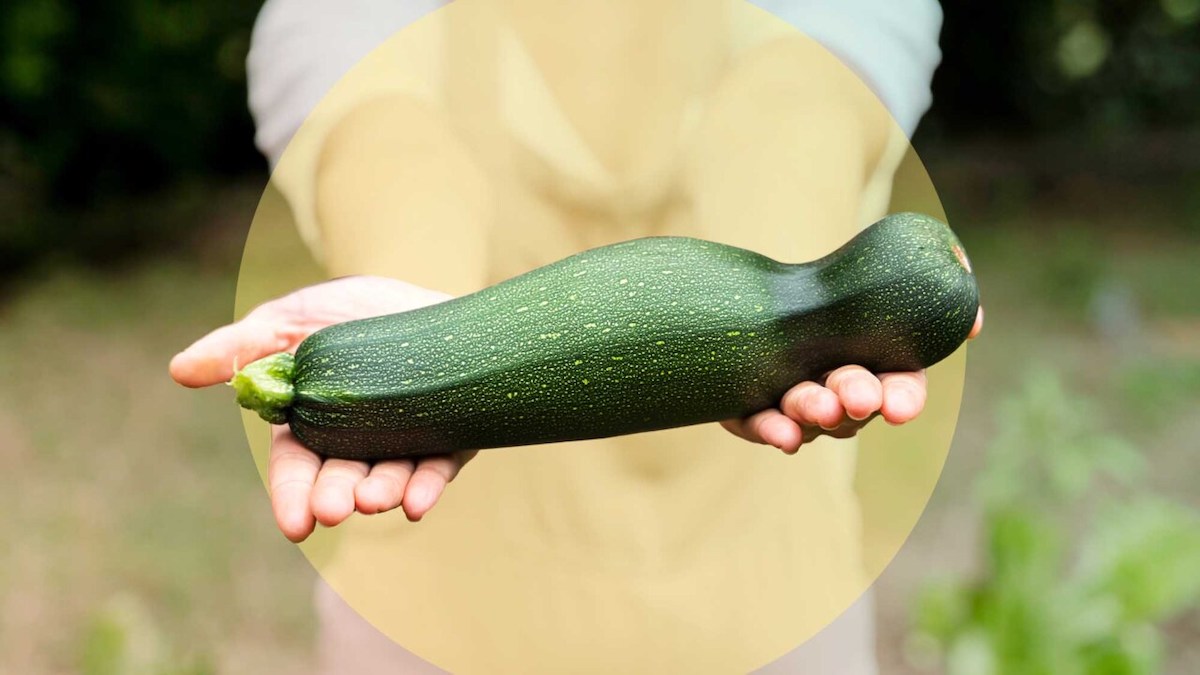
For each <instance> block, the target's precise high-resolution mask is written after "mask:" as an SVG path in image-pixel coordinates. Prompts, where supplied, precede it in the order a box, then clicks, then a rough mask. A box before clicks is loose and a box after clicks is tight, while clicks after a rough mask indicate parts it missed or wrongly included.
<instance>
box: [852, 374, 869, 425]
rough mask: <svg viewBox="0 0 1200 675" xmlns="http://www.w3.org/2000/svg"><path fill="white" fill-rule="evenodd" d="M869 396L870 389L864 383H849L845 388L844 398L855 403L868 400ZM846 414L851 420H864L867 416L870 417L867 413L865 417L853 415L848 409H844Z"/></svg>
mask: <svg viewBox="0 0 1200 675" xmlns="http://www.w3.org/2000/svg"><path fill="white" fill-rule="evenodd" d="M871 394H872V391H871V387H870V385H868V384H867V383H866V382H857V381H856V382H851V383H850V385H849V386H847V387H846V398H849V399H853V400H854V402H855V403H857V402H859V401H864V400H866V399H869V398H870V397H871ZM846 414H847V415H848V416H849V417H850V419H853V420H862V419H866V417H867V415H870V413H867V415H855V414H853V413H851V412H850V409H849V408H848V407H847V408H846Z"/></svg>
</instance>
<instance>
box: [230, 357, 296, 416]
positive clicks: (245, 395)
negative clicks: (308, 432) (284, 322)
mask: <svg viewBox="0 0 1200 675" xmlns="http://www.w3.org/2000/svg"><path fill="white" fill-rule="evenodd" d="M295 367H296V359H295V358H294V357H293V356H292V355H291V354H289V353H287V352H280V353H278V354H272V355H270V356H268V357H266V358H262V359H259V360H257V361H255V362H254V363H251V364H250V365H248V366H246V367H245V368H242V369H241V370H238V367H237V363H236V362H235V363H234V364H233V379H231V380H229V386H231V387H233V389H234V391H236V392H237V402H238V405H240V406H242V407H243V408H246V409H247V410H253V411H254V412H256V413H258V416H259V417H261V418H263V419H264V420H266V421H268V422H270V423H271V424H284V423H285V422H287V411H288V408H289V407H291V405H292V398H293V397H295V395H296V392H295V389H294V388H293V387H292V375H293V372H294V371H295Z"/></svg>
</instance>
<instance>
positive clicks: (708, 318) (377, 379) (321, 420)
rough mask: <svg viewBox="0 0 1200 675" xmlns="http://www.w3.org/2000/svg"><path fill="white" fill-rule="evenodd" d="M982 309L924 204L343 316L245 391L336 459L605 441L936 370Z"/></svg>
mask: <svg viewBox="0 0 1200 675" xmlns="http://www.w3.org/2000/svg"><path fill="white" fill-rule="evenodd" d="M978 304H979V294H978V289H977V287H976V284H975V278H974V276H973V274H972V272H971V269H970V265H969V263H968V262H967V258H966V255H965V254H964V253H963V249H962V246H961V245H960V244H959V242H958V240H957V238H956V237H955V236H954V234H953V233H952V232H951V231H950V229H949V228H948V227H947V226H946V225H945V224H943V223H942V222H940V221H938V220H936V219H934V218H930V217H928V216H924V215H920V214H911V213H904V214H895V215H892V216H889V217H887V218H884V219H883V220H881V221H879V222H877V223H875V224H874V225H872V226H871V227H869V228H867V229H866V230H864V231H863V232H861V233H860V234H859V235H858V236H856V237H854V238H853V239H852V240H851V241H849V242H848V243H846V244H845V245H844V246H842V247H841V248H839V249H838V250H837V251H836V252H834V253H832V254H830V255H828V256H826V257H824V258H821V259H819V260H816V261H813V262H809V263H804V264H797V265H789V264H783V263H779V262H776V261H775V260H772V259H770V258H767V257H764V256H762V255H759V254H757V253H753V252H751V251H747V250H744V249H739V248H734V247H731V246H725V245H721V244H717V243H713V242H709V241H702V240H698V239H690V238H682V237H653V238H646V239H637V240H633V241H627V242H623V243H619V244H613V245H611V246H605V247H601V248H597V249H593V250H590V251H586V252H584V253H580V254H578V255H574V256H571V257H569V258H566V259H564V260H561V261H559V262H556V263H553V264H550V265H546V266H545V267H541V268H538V269H535V270H533V271H531V272H528V273H526V274H523V275H521V276H518V277H515V278H512V279H509V280H507V281H505V282H502V283H499V284H497V285H495V286H491V287H489V288H486V289H484V290H481V291H479V292H477V293H473V294H471V295H467V296H464V297H461V298H456V299H453V300H449V301H447V302H444V303H441V304H437V305H433V306H429V307H424V308H421V309H417V310H413V311H410V312H403V313H400V314H393V315H389V316H380V317H375V318H370V319H363V320H360V321H351V322H347V323H342V324H337V325H333V326H329V327H328V328H325V329H322V330H320V331H317V332H316V333H313V334H312V335H311V336H309V337H308V339H306V340H304V342H303V343H301V344H300V346H299V348H298V349H297V350H296V354H295V357H294V360H293V357H292V356H291V355H288V354H276V355H274V356H271V357H267V358H266V359H263V360H261V361H258V362H256V363H254V364H251V365H249V366H247V367H246V368H245V369H243V370H242V371H240V372H239V373H238V374H237V375H236V376H235V377H234V380H233V384H234V386H235V387H236V388H237V390H238V399H239V402H240V403H242V405H244V406H246V407H248V408H251V409H254V410H257V411H258V412H259V414H260V415H262V416H263V418H264V419H267V420H268V421H271V422H274V423H284V422H286V423H288V424H289V425H290V426H291V428H292V430H293V431H294V433H295V434H296V436H297V437H298V438H299V439H300V440H301V441H302V442H303V443H304V444H305V445H307V446H308V447H309V448H311V449H312V450H314V451H316V452H318V453H321V454H323V455H326V456H329V457H343V458H355V459H383V458H394V457H404V456H416V455H427V454H436V453H446V452H452V451H456V450H468V449H478V448H492V447H503V446H515V445H527V444H532V443H549V442H555V441H566V440H575V439H585V438H599V437H606V436H615V435H620V434H630V433H636V432H642V431H650V430H654V429H664V428H669V427H678V426H685V425H690V424H697V423H701V422H711V421H715V420H721V419H726V418H733V417H738V416H744V415H748V414H751V413H754V412H756V411H759V410H762V409H764V408H767V407H769V406H772V405H775V404H777V403H778V401H779V399H780V397H781V396H782V395H783V394H784V392H786V391H787V390H788V388H790V387H791V386H793V385H795V384H796V383H798V382H801V381H805V380H816V379H819V378H821V377H822V375H823V374H824V373H826V372H828V371H829V370H831V369H834V368H836V367H838V366H841V365H845V364H859V365H862V366H864V367H866V368H868V369H870V370H871V371H874V372H886V371H905V370H916V369H919V368H923V367H927V366H930V365H933V364H934V363H936V362H938V361H940V360H942V359H943V358H945V357H946V356H948V355H949V354H951V353H952V352H953V351H954V350H955V349H957V348H958V346H959V345H960V344H962V342H963V341H964V340H965V339H966V337H967V335H968V333H969V332H970V330H971V327H972V325H973V323H974V320H975V313H976V309H977V307H978Z"/></svg>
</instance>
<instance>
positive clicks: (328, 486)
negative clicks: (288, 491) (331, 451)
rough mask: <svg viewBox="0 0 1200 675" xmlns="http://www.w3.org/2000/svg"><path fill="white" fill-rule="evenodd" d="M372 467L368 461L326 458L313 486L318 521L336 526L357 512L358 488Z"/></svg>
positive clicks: (314, 514) (312, 503) (315, 514)
mask: <svg viewBox="0 0 1200 675" xmlns="http://www.w3.org/2000/svg"><path fill="white" fill-rule="evenodd" d="M369 469H370V467H369V466H368V465H367V463H366V462H353V461H350V460H347V459H327V460H325V464H324V465H323V466H322V467H321V471H320V473H318V474H317V482H316V485H314V486H313V489H312V497H311V508H312V513H313V516H315V517H316V519H317V522H319V523H321V524H322V525H324V526H326V527H333V526H334V525H337V524H339V523H341V522H342V521H343V520H345V519H347V518H349V517H350V514H351V513H354V489H355V488H356V487H357V486H358V484H359V483H360V482H362V480H363V479H364V478H366V477H367V471H368V470H369Z"/></svg>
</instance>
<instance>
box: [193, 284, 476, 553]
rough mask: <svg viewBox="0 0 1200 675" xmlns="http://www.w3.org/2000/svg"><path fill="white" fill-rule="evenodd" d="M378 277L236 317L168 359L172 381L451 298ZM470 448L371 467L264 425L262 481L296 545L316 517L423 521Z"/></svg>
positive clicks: (196, 383)
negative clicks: (336, 327)
mask: <svg viewBox="0 0 1200 675" xmlns="http://www.w3.org/2000/svg"><path fill="white" fill-rule="evenodd" d="M449 297H450V296H447V295H445V294H442V293H437V292H434V291H430V290H426V289H423V288H420V287H418V286H413V285H412V284H407V283H404V282H402V281H397V280H394V279H387V278H384V277H370V276H355V277H346V278H342V279H336V280H334V281H329V282H325V283H322V284H317V285H315V286H308V287H306V288H301V289H300V290H298V291H295V292H294V293H291V294H289V295H286V296H284V297H282V298H277V299H275V300H271V301H268V302H266V303H263V304H262V305H259V306H258V307H256V308H255V309H254V310H253V311H251V312H250V313H249V314H247V315H246V317H245V318H243V319H242V320H241V321H238V322H236V323H233V324H230V325H227V326H223V327H221V328H218V329H217V330H215V331H213V332H211V333H209V334H208V335H206V336H204V337H202V338H200V339H199V340H197V341H196V342H195V343H194V344H192V345H191V346H190V347H188V348H187V349H185V350H183V351H182V352H180V353H179V354H177V355H176V356H175V358H173V359H171V366H170V371H171V377H172V378H174V379H175V381H176V382H178V383H179V384H182V385H184V386H185V387H207V386H210V385H214V384H222V383H225V382H228V381H229V380H230V378H232V377H233V367H234V363H235V362H236V363H240V364H247V363H250V362H252V361H256V360H258V359H260V358H262V357H264V356H269V355H271V354H274V353H276V352H282V351H294V350H295V349H296V347H297V346H298V345H299V344H300V342H301V341H303V340H304V338H305V337H307V336H308V335H309V334H311V333H313V332H315V331H317V330H319V329H321V328H324V327H325V326H328V325H330V324H334V323H341V322H343V321H350V320H353V319H362V318H366V317H370V316H379V315H381V314H392V313H395V312H403V311H407V310H410V309H416V308H418V307H424V306H425V305H432V304H435V303H438V302H441V301H443V300H446V299H448V298H449ZM474 455H475V453H474V452H465V453H455V454H452V455H441V456H433V457H424V458H421V459H419V460H392V461H383V462H376V463H374V464H368V463H366V462H356V461H350V460H343V459H325V460H323V459H322V458H321V457H320V456H319V455H317V454H316V453H314V452H312V451H311V450H309V449H308V448H306V447H304V446H303V445H301V443H300V441H299V440H297V439H296V437H295V436H293V435H292V432H291V430H290V429H289V428H288V427H287V425H278V426H272V428H271V458H270V464H269V469H268V484H269V485H270V490H271V508H272V510H273V511H274V512H275V521H276V523H277V524H278V525H279V529H280V530H281V531H282V532H283V534H284V536H286V537H287V538H288V539H290V540H292V541H294V542H300V541H303V540H304V539H306V538H307V537H308V535H310V534H312V531H313V529H314V528H315V527H316V523H318V522H319V523H321V524H322V525H325V526H327V527H332V526H334V525H337V524H339V523H341V522H342V521H344V520H345V519H346V518H348V517H349V516H350V514H352V513H354V512H355V511H358V512H360V513H364V514H372V513H381V512H384V511H390V510H391V509H394V508H396V507H402V508H403V509H404V513H405V515H407V516H408V519H409V520H412V521H417V520H420V519H421V518H422V517H423V516H424V515H425V514H426V513H427V512H428V511H429V509H431V508H433V506H434V504H436V503H437V501H438V498H439V497H441V494H442V491H443V490H444V489H445V488H446V484H447V483H449V482H450V481H452V480H454V477H455V476H456V475H457V474H458V471H459V470H460V469H461V468H462V466H463V464H465V463H466V462H467V461H468V460H470V459H471V457H473V456H474Z"/></svg>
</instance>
